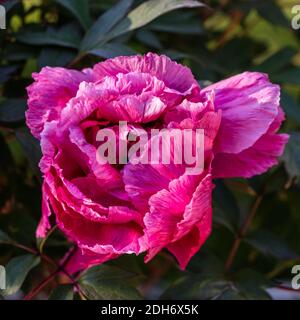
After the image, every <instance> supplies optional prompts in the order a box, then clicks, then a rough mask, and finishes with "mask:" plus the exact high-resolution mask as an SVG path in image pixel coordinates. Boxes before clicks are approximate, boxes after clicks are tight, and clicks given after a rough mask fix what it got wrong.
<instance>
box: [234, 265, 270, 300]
mask: <svg viewBox="0 0 300 320" xmlns="http://www.w3.org/2000/svg"><path fill="white" fill-rule="evenodd" d="M270 285H271V283H270V281H268V280H267V279H266V278H265V277H264V276H263V275H262V274H261V273H259V272H257V271H255V270H252V269H243V270H241V271H239V272H238V273H237V274H235V275H234V286H235V287H236V289H237V290H238V291H239V292H240V294H241V295H242V296H244V297H245V299H247V300H270V299H271V297H270V296H269V294H268V293H267V292H266V291H265V289H266V288H268V287H270Z"/></svg>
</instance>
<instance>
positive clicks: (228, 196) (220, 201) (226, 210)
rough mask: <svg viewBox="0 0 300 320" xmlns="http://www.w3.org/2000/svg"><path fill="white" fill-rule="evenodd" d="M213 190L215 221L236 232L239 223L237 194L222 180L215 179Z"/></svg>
mask: <svg viewBox="0 0 300 320" xmlns="http://www.w3.org/2000/svg"><path fill="white" fill-rule="evenodd" d="M215 184H216V188H215V189H214V191H213V203H214V206H215V207H214V221H215V222H217V223H219V224H222V225H224V226H225V227H227V228H228V229H229V230H230V231H232V232H235V230H236V229H237V225H238V223H239V216H240V212H239V207H238V205H237V202H236V199H235V196H234V195H233V193H232V192H231V191H230V190H229V189H228V187H227V186H226V185H225V183H224V182H222V181H221V180H217V181H215Z"/></svg>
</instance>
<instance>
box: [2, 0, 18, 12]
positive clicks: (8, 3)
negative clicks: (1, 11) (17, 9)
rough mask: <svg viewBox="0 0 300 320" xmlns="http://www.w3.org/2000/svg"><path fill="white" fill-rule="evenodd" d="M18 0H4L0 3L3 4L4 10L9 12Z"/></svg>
mask: <svg viewBox="0 0 300 320" xmlns="http://www.w3.org/2000/svg"><path fill="white" fill-rule="evenodd" d="M19 3H20V1H19V0H10V1H4V2H3V3H1V5H2V6H4V8H5V10H6V12H9V11H10V10H11V9H12V8H13V7H14V6H15V5H16V4H19Z"/></svg>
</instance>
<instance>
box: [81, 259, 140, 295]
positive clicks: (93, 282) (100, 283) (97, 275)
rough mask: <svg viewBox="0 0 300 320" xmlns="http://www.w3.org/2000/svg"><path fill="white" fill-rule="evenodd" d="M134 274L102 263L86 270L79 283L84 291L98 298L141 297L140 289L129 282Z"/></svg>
mask: <svg viewBox="0 0 300 320" xmlns="http://www.w3.org/2000/svg"><path fill="white" fill-rule="evenodd" d="M133 276H134V275H133V274H132V273H130V272H127V271H125V270H121V269H118V268H116V267H113V266H108V265H100V266H95V267H92V268H90V269H88V270H86V271H85V272H84V273H83V274H82V276H81V277H80V280H79V284H80V288H81V290H82V291H83V293H84V294H85V295H86V296H87V297H88V298H89V299H92V300H96V299H118V300H119V299H125V300H127V299H140V295H139V293H138V291H137V290H136V289H135V288H134V287H132V286H131V285H130V284H129V280H130V278H132V277H133Z"/></svg>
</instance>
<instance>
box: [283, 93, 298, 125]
mask: <svg viewBox="0 0 300 320" xmlns="http://www.w3.org/2000/svg"><path fill="white" fill-rule="evenodd" d="M281 106H282V107H283V109H284V111H285V112H286V115H287V117H288V118H290V119H291V120H293V121H296V122H297V123H298V124H300V105H299V104H298V103H297V101H296V100H295V99H294V98H293V97H292V96H291V95H289V94H288V93H287V92H286V91H284V90H282V91H281Z"/></svg>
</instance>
